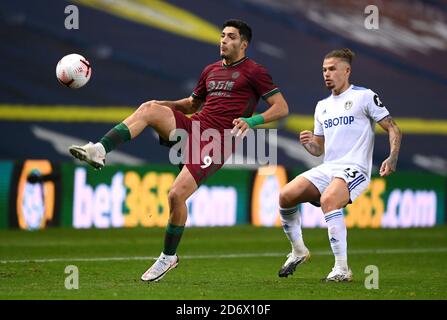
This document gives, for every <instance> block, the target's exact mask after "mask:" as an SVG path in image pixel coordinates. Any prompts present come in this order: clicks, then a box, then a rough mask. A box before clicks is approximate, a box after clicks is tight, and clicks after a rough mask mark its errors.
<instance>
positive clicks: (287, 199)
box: [279, 189, 294, 208]
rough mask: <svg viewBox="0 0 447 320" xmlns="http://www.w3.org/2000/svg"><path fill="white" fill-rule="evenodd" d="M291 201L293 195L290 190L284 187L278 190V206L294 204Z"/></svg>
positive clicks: (283, 206)
mask: <svg viewBox="0 0 447 320" xmlns="http://www.w3.org/2000/svg"><path fill="white" fill-rule="evenodd" d="M292 202H293V197H292V194H291V192H290V191H288V190H286V189H282V190H281V191H280V192H279V206H280V207H281V208H290V207H292V206H293V205H294V204H293V203H292Z"/></svg>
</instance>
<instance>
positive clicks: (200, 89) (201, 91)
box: [191, 66, 211, 100]
mask: <svg viewBox="0 0 447 320" xmlns="http://www.w3.org/2000/svg"><path fill="white" fill-rule="evenodd" d="M210 69H211V68H210V66H207V67H206V68H205V69H203V71H202V74H201V75H200V78H199V81H198V82H197V85H196V87H195V88H194V90H193V91H192V94H191V95H192V96H193V97H194V98H199V99H201V100H205V99H206V94H207V90H206V78H207V76H208V73H209V71H210Z"/></svg>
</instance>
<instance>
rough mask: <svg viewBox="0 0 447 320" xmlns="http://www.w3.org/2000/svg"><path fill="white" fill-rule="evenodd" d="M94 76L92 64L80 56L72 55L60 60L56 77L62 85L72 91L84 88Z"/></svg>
mask: <svg viewBox="0 0 447 320" xmlns="http://www.w3.org/2000/svg"><path fill="white" fill-rule="evenodd" d="M91 75H92V67H91V66H90V63H89V62H88V61H87V60H86V59H85V58H84V57H83V56H81V55H80V54H76V53H72V54H69V55H66V56H65V57H63V58H62V59H60V60H59V62H58V63H57V66H56V77H57V80H59V82H60V83H62V84H63V85H64V86H67V87H69V88H72V89H77V88H80V87H82V86H84V85H85V84H86V83H87V82H88V81H89V80H90V76H91Z"/></svg>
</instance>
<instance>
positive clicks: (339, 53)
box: [324, 48, 355, 65]
mask: <svg viewBox="0 0 447 320" xmlns="http://www.w3.org/2000/svg"><path fill="white" fill-rule="evenodd" d="M354 57H355V53H354V52H352V50H351V49H348V48H343V49H337V50H332V51H331V52H329V53H328V54H327V55H326V56H325V57H324V58H325V59H329V58H339V59H341V60H343V61H345V62H347V63H349V65H351V63H352V60H353V59H354Z"/></svg>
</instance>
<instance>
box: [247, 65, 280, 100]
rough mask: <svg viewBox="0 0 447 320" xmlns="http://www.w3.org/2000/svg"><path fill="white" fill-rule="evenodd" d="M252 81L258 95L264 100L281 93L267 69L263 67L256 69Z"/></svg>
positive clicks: (258, 66)
mask: <svg viewBox="0 0 447 320" xmlns="http://www.w3.org/2000/svg"><path fill="white" fill-rule="evenodd" d="M252 79H253V80H252V81H253V85H254V88H255V90H256V93H257V94H258V95H259V96H260V97H262V99H264V100H266V99H267V98H269V97H271V96H273V95H274V94H275V93H278V92H279V89H278V87H277V86H275V84H274V83H273V80H272V77H271V76H270V74H269V73H268V71H267V69H266V68H265V67H263V66H261V65H257V68H255V72H254V73H253V77H252Z"/></svg>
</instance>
